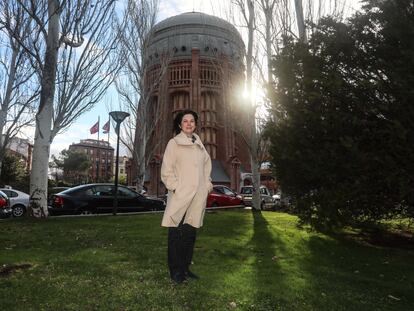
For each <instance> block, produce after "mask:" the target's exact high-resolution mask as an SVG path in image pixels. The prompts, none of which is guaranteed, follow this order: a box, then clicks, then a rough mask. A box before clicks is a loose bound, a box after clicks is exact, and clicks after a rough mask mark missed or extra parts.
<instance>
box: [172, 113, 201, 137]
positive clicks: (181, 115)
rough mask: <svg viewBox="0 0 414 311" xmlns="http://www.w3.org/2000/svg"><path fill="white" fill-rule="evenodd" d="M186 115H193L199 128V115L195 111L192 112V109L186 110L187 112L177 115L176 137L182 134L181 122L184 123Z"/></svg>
mask: <svg viewBox="0 0 414 311" xmlns="http://www.w3.org/2000/svg"><path fill="white" fill-rule="evenodd" d="M186 114H191V115H193V117H194V121H195V124H196V126H197V122H198V114H197V112H195V111H193V110H190V109H186V110H183V111H180V112H179V113H177V115H176V116H175V118H174V132H175V135H177V134H180V132H181V127H180V125H181V121H183V117H184V116H185V115H186Z"/></svg>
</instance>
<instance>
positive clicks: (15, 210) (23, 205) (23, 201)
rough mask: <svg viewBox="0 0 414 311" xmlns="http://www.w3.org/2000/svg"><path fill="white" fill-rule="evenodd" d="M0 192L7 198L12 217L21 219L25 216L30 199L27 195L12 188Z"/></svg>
mask: <svg viewBox="0 0 414 311" xmlns="http://www.w3.org/2000/svg"><path fill="white" fill-rule="evenodd" d="M0 191H2V192H4V193H5V194H6V195H7V196H8V198H9V201H10V207H11V209H12V215H13V217H22V216H24V214H26V211H27V208H28V207H29V198H30V196H29V195H28V194H27V193H24V192H22V191H19V190H15V189H12V188H1V189H0Z"/></svg>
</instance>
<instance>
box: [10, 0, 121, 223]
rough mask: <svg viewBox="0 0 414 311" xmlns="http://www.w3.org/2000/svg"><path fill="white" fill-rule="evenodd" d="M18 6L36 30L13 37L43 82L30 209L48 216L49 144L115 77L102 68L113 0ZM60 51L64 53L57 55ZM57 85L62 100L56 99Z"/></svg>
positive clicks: (51, 0)
mask: <svg viewBox="0 0 414 311" xmlns="http://www.w3.org/2000/svg"><path fill="white" fill-rule="evenodd" d="M17 2H18V4H19V5H20V6H21V7H22V9H23V10H24V11H25V12H26V13H27V14H29V15H30V17H31V19H32V20H33V29H34V30H37V31H36V32H34V33H35V35H34V36H31V39H30V40H27V41H24V40H22V38H20V37H19V36H18V35H16V34H14V37H15V39H16V40H17V41H18V42H19V44H20V45H21V46H22V48H23V49H24V50H25V51H26V53H27V54H28V55H29V56H30V62H31V64H32V66H33V67H34V68H36V70H38V73H39V76H40V81H41V82H40V85H41V92H40V103H39V107H38V110H37V113H36V132H35V138H34V149H33V165H32V172H31V176H30V207H31V208H30V210H31V214H32V215H34V216H35V217H46V216H47V177H48V161H47V160H45V159H48V158H49V154H50V144H51V142H52V140H53V138H54V136H55V135H56V134H57V133H58V132H59V131H62V130H64V129H65V128H67V127H68V126H69V125H70V124H71V122H73V121H74V120H75V119H76V118H77V117H79V116H80V115H81V114H82V113H83V112H85V111H87V110H88V109H89V108H91V107H92V105H93V104H95V103H96V102H97V101H98V100H99V99H100V98H101V96H102V94H103V92H104V91H105V90H106V88H107V85H108V84H109V83H110V81H111V79H112V76H111V75H112V74H113V73H114V70H113V69H111V68H110V67H108V66H104V65H103V64H104V63H105V62H107V61H108V59H107V57H108V55H109V52H108V51H107V49H108V48H109V49H111V45H110V44H109V45H107V44H108V42H106V41H105V40H104V38H105V36H104V35H105V34H106V35H108V34H110V32H108V29H109V28H105V27H108V24H109V25H110V23H108V20H109V18H110V17H111V16H112V14H113V10H114V5H115V0H102V1H98V0H62V1H59V0H39V1H36V2H35V1H32V0H17ZM85 38H87V40H86V43H85ZM100 39H101V40H103V41H100ZM100 44H102V46H101V45H100ZM61 47H62V48H63V49H64V50H63V51H61V52H60V53H59V49H60V48H61ZM75 48H78V49H79V54H78V53H76V52H77V50H74V49H75ZM58 68H59V70H58ZM56 85H57V90H58V96H55V90H56ZM54 111H55V113H54ZM52 123H53V128H52Z"/></svg>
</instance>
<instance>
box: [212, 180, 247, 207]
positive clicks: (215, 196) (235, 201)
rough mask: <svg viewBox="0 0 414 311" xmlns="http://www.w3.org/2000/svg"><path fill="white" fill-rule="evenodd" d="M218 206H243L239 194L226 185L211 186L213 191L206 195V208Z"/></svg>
mask: <svg viewBox="0 0 414 311" xmlns="http://www.w3.org/2000/svg"><path fill="white" fill-rule="evenodd" d="M218 206H244V202H243V199H242V197H241V195H238V194H237V193H236V192H234V191H233V190H231V189H230V188H228V187H226V186H221V185H216V186H213V191H212V192H211V193H210V194H209V195H208V197H207V208H210V207H218Z"/></svg>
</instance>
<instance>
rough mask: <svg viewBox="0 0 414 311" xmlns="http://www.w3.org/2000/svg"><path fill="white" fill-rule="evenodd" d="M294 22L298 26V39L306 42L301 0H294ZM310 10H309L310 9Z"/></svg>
mask: <svg viewBox="0 0 414 311" xmlns="http://www.w3.org/2000/svg"><path fill="white" fill-rule="evenodd" d="M295 12H296V23H297V26H298V32H299V40H300V41H301V42H303V43H306V42H307V38H306V26H305V18H304V14H303V5H302V0H295ZM310 12H311V11H310Z"/></svg>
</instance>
